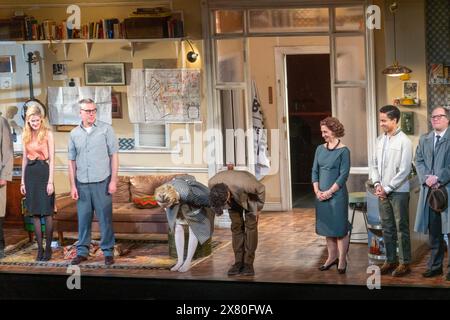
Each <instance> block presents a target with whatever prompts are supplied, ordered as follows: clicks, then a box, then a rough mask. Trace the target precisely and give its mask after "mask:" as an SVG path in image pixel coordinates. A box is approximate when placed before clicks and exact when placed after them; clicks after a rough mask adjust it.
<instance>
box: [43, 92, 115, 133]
mask: <svg viewBox="0 0 450 320" xmlns="http://www.w3.org/2000/svg"><path fill="white" fill-rule="evenodd" d="M81 99H92V100H94V101H95V104H96V105H97V119H98V120H100V121H103V122H106V123H109V124H112V117H111V105H112V102H111V87H104V86H102V87H49V88H48V111H49V112H48V115H49V117H48V118H49V121H50V124H51V125H78V124H80V122H81V118H80V105H79V104H78V101H80V100H81Z"/></svg>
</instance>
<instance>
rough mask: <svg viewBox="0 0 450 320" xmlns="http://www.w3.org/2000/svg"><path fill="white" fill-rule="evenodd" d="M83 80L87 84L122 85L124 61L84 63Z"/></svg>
mask: <svg viewBox="0 0 450 320" xmlns="http://www.w3.org/2000/svg"><path fill="white" fill-rule="evenodd" d="M84 80H85V84H86V85H87V86H124V85H125V84H126V83H125V63H121V62H117V63H85V64H84Z"/></svg>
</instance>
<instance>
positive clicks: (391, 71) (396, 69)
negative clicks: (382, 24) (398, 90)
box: [383, 2, 412, 77]
mask: <svg viewBox="0 0 450 320" xmlns="http://www.w3.org/2000/svg"><path fill="white" fill-rule="evenodd" d="M397 9H398V5H397V2H392V4H391V5H390V6H389V11H390V12H391V13H392V16H393V18H394V63H393V64H392V65H390V66H389V67H387V68H385V69H384V70H383V74H384V75H387V76H390V77H400V76H402V75H404V74H408V73H411V72H412V70H411V69H409V68H408V67H405V66H402V65H399V64H398V61H397V36H396V32H395V11H397Z"/></svg>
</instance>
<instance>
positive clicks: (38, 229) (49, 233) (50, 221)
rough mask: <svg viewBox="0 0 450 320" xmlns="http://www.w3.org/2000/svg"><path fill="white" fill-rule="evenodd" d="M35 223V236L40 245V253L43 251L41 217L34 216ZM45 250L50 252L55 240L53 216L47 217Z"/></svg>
mask: <svg viewBox="0 0 450 320" xmlns="http://www.w3.org/2000/svg"><path fill="white" fill-rule="evenodd" d="M33 223H34V234H35V235H36V241H37V244H38V252H42V251H43V249H44V248H43V246H42V226H41V217H40V216H34V217H33ZM45 238H46V242H45V250H46V251H47V250H50V249H51V245H52V240H53V217H52V216H45Z"/></svg>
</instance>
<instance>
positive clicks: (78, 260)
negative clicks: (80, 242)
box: [70, 256, 87, 266]
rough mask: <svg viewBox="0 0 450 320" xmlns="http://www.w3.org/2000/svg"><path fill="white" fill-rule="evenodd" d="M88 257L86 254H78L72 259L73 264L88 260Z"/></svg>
mask: <svg viewBox="0 0 450 320" xmlns="http://www.w3.org/2000/svg"><path fill="white" fill-rule="evenodd" d="M86 260H87V258H86V257H84V256H76V257H75V258H73V259H72V261H71V262H70V264H71V265H73V266H75V265H78V264H80V263H82V262H83V261H86Z"/></svg>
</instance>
